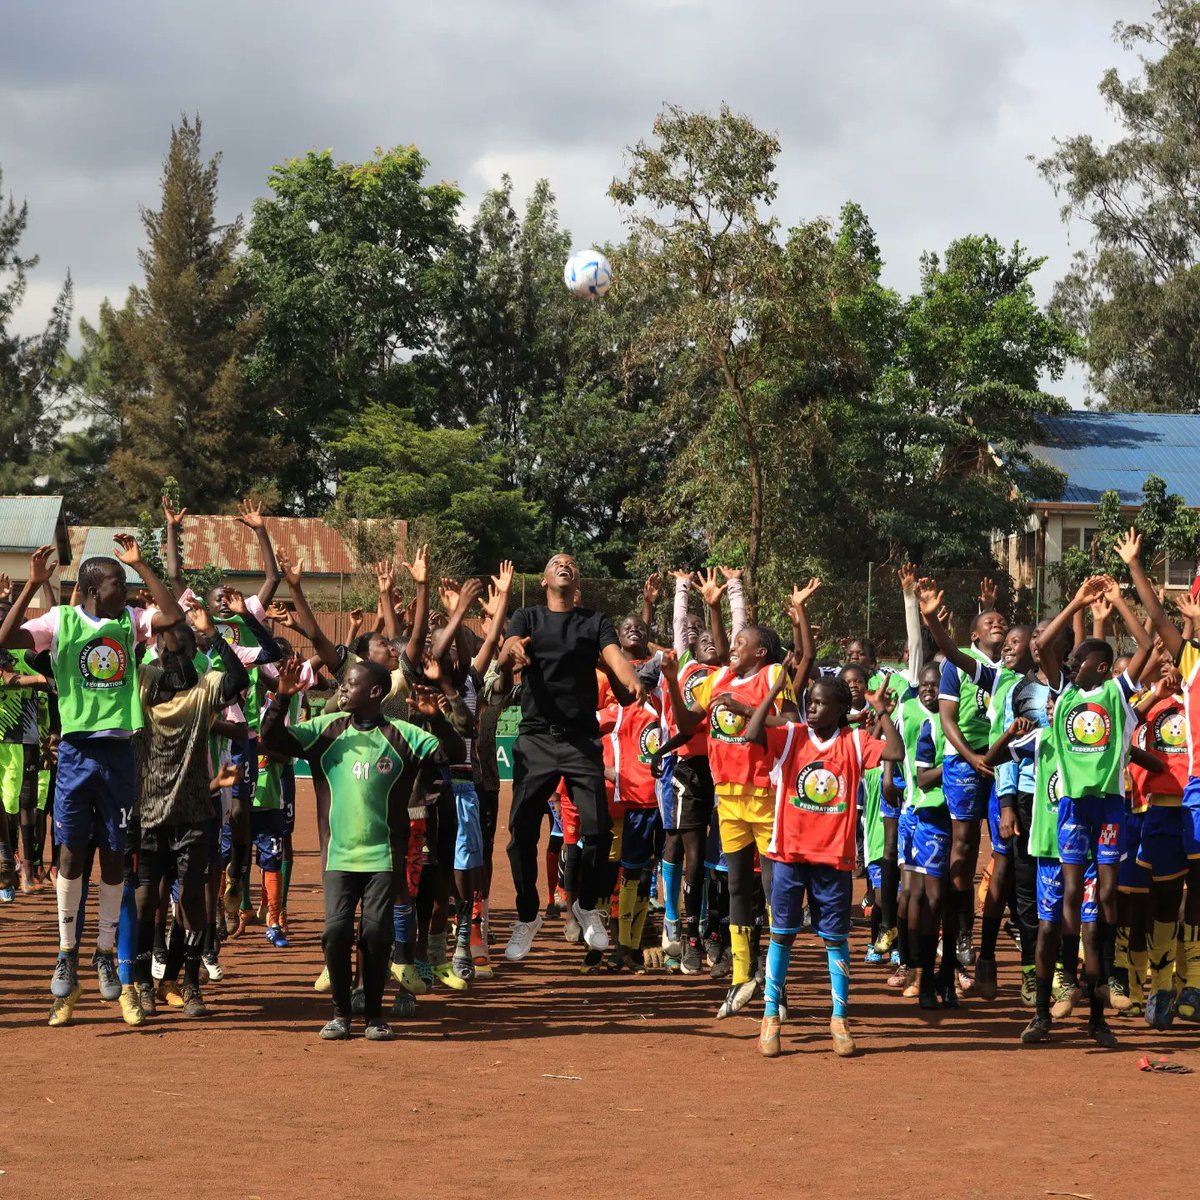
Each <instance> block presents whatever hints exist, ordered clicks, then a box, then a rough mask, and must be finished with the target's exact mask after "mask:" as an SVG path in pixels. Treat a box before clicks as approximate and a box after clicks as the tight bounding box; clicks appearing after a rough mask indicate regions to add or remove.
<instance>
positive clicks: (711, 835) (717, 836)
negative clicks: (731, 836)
mask: <svg viewBox="0 0 1200 1200" xmlns="http://www.w3.org/2000/svg"><path fill="white" fill-rule="evenodd" d="M704 867H705V870H708V871H728V870H729V864H728V863H727V862H726V861H725V851H724V850H722V849H721V824H720V822H719V821H718V820H717V810H716V806H715V805H714V806H713V813H712V817H711V818H710V820H709V822H708V840H707V841H706V842H705V843H704Z"/></svg>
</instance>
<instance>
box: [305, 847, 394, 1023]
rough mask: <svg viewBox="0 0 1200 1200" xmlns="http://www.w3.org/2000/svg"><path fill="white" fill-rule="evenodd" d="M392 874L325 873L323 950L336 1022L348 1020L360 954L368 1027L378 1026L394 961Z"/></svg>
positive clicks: (384, 872)
mask: <svg viewBox="0 0 1200 1200" xmlns="http://www.w3.org/2000/svg"><path fill="white" fill-rule="evenodd" d="M360 903H361V904H362V922H361V924H360V925H359V927H358V936H357V937H355V920H354V917H355V913H356V912H357V910H358V906H359V904H360ZM393 940H394V931H393V926H392V873H391V871H326V872H325V930H324V932H323V933H322V934H321V949H322V950H324V952H325V966H326V967H327V968H328V970H329V982H330V984H331V985H332V987H331V991H332V993H333V1012H334V1015H335V1016H338V1017H344V1018H345V1019H346V1020H347V1021H348V1020H349V1019H350V1004H351V993H352V992H353V990H354V955H353V950H354V947H355V946H356V945H357V946H358V948H359V949H360V950H361V951H362V982H363V993H364V997H365V1001H366V1007H365V1013H366V1018H367V1020H368V1021H377V1020H379V1017H380V1013H381V1012H382V1010H383V989H384V986H385V984H386V983H387V976H388V964H389V963H390V962H391V958H392V943H393Z"/></svg>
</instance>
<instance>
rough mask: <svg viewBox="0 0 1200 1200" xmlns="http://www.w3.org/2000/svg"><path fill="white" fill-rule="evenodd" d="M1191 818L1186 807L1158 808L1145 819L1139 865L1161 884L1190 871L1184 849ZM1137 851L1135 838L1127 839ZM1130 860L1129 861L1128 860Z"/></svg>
mask: <svg viewBox="0 0 1200 1200" xmlns="http://www.w3.org/2000/svg"><path fill="white" fill-rule="evenodd" d="M1190 820H1191V817H1190V816H1189V814H1188V813H1187V812H1186V811H1185V810H1184V809H1182V808H1160V807H1159V806H1158V805H1154V806H1153V807H1152V808H1150V809H1149V810H1148V811H1147V812H1146V813H1145V815H1144V817H1143V819H1142V837H1141V842H1140V844H1139V845H1138V848H1137V856H1136V857H1137V863H1138V866H1139V867H1144V868H1145V869H1146V870H1147V871H1149V872H1150V878H1151V879H1153V880H1154V881H1155V883H1158V882H1166V881H1167V880H1168V879H1180V878H1182V877H1183V876H1184V875H1186V874H1187V872H1188V860H1187V855H1186V854H1185V853H1184V849H1183V831H1184V829H1186V828H1187V825H1188V823H1189V821H1190ZM1126 840H1127V841H1128V844H1129V847H1130V849H1131V850H1132V849H1133V839H1132V838H1127V839H1126ZM1126 861H1128V860H1126Z"/></svg>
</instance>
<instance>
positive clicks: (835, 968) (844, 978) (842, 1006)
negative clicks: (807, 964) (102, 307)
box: [825, 940, 850, 1017]
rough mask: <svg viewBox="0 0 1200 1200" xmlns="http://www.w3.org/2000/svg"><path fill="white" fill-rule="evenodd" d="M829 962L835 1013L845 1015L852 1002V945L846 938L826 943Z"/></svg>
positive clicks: (830, 987)
mask: <svg viewBox="0 0 1200 1200" xmlns="http://www.w3.org/2000/svg"><path fill="white" fill-rule="evenodd" d="M825 957H826V958H827V959H828V962H829V989H830V992H831V993H832V995H833V1015H834V1016H835V1017H844V1016H845V1015H846V1007H847V1005H848V1004H849V1003H850V945H849V943H848V942H846V941H845V940H843V941H840V942H826V943H825Z"/></svg>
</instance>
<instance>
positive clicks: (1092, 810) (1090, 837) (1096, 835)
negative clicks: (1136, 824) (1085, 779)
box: [1058, 796, 1125, 867]
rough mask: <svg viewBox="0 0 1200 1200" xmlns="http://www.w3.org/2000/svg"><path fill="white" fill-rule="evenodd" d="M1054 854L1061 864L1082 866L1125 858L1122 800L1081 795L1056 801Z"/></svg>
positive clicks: (1121, 797)
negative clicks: (1073, 798)
mask: <svg viewBox="0 0 1200 1200" xmlns="http://www.w3.org/2000/svg"><path fill="white" fill-rule="evenodd" d="M1058 853H1059V857H1060V858H1061V859H1062V861H1063V862H1065V863H1067V864H1069V865H1071V866H1077V867H1079V866H1083V864H1084V863H1087V862H1090V861H1092V860H1093V859H1094V860H1095V861H1096V862H1098V863H1100V865H1101V866H1111V865H1112V864H1114V863H1119V862H1120V861H1121V859H1122V858H1123V857H1124V855H1125V797H1124V796H1085V797H1084V798H1083V799H1082V800H1072V799H1071V798H1070V796H1063V797H1062V798H1061V799H1060V800H1059V802H1058Z"/></svg>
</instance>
